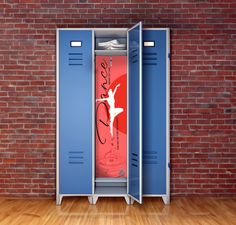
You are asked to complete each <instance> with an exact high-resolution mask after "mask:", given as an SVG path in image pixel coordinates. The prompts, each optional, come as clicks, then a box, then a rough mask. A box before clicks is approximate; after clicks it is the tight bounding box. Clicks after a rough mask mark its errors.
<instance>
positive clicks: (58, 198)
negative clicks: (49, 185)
mask: <svg viewBox="0 0 236 225" xmlns="http://www.w3.org/2000/svg"><path fill="white" fill-rule="evenodd" d="M62 198H63V196H62V195H57V197H56V204H57V205H61V202H62Z"/></svg>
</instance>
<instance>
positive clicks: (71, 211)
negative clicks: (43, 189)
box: [0, 197, 236, 225]
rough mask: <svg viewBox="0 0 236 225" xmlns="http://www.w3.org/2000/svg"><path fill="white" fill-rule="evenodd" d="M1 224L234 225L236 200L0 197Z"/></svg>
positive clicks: (235, 220)
mask: <svg viewBox="0 0 236 225" xmlns="http://www.w3.org/2000/svg"><path fill="white" fill-rule="evenodd" d="M0 224H1V225H11V224H17V225H20V224H24V225H30V224H40V225H41V224H50V225H54V224H56V225H60V224H63V225H64V224H79V225H85V224H86V225H90V224H92V225H113V224H114V225H123V224H125V225H143V224H150V225H155V224H161V225H164V224H174V225H179V224H181V225H182V224H183V225H191V224H204V225H205V224H206V225H213V224H217V225H225V224H227V225H228V224H229V225H234V224H235V225H236V199H217V198H174V199H172V202H171V205H169V206H165V205H164V204H163V202H162V200H161V199H159V198H155V199H153V198H152V199H151V198H145V199H144V204H143V205H139V204H137V203H135V204H134V205H131V206H129V205H126V203H125V200H124V199H123V198H100V199H98V202H97V204H96V205H89V203H88V200H87V198H84V197H78V198H64V199H63V204H62V205H61V206H56V205H55V201H53V200H50V199H0Z"/></svg>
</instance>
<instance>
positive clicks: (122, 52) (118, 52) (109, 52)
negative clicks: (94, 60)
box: [95, 50, 127, 56]
mask: <svg viewBox="0 0 236 225" xmlns="http://www.w3.org/2000/svg"><path fill="white" fill-rule="evenodd" d="M95 55H108V56H113V55H127V50H95Z"/></svg>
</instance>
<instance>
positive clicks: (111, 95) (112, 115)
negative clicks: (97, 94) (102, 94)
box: [96, 84, 124, 137]
mask: <svg viewBox="0 0 236 225" xmlns="http://www.w3.org/2000/svg"><path fill="white" fill-rule="evenodd" d="M119 86H120V84H117V85H116V87H115V90H114V92H112V89H109V91H108V96H109V97H108V98H99V99H96V101H107V102H108V104H109V106H110V108H109V114H110V133H111V136H112V137H113V123H114V120H115V117H116V116H118V115H119V114H120V113H122V112H123V111H124V109H123V108H115V94H116V91H117V88H118V87H119Z"/></svg>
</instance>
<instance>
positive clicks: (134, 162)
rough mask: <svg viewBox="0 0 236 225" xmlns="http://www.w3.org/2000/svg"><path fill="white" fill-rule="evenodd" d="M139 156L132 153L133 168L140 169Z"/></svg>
mask: <svg viewBox="0 0 236 225" xmlns="http://www.w3.org/2000/svg"><path fill="white" fill-rule="evenodd" d="M138 158H139V157H138V154H136V153H132V166H134V167H138Z"/></svg>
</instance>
